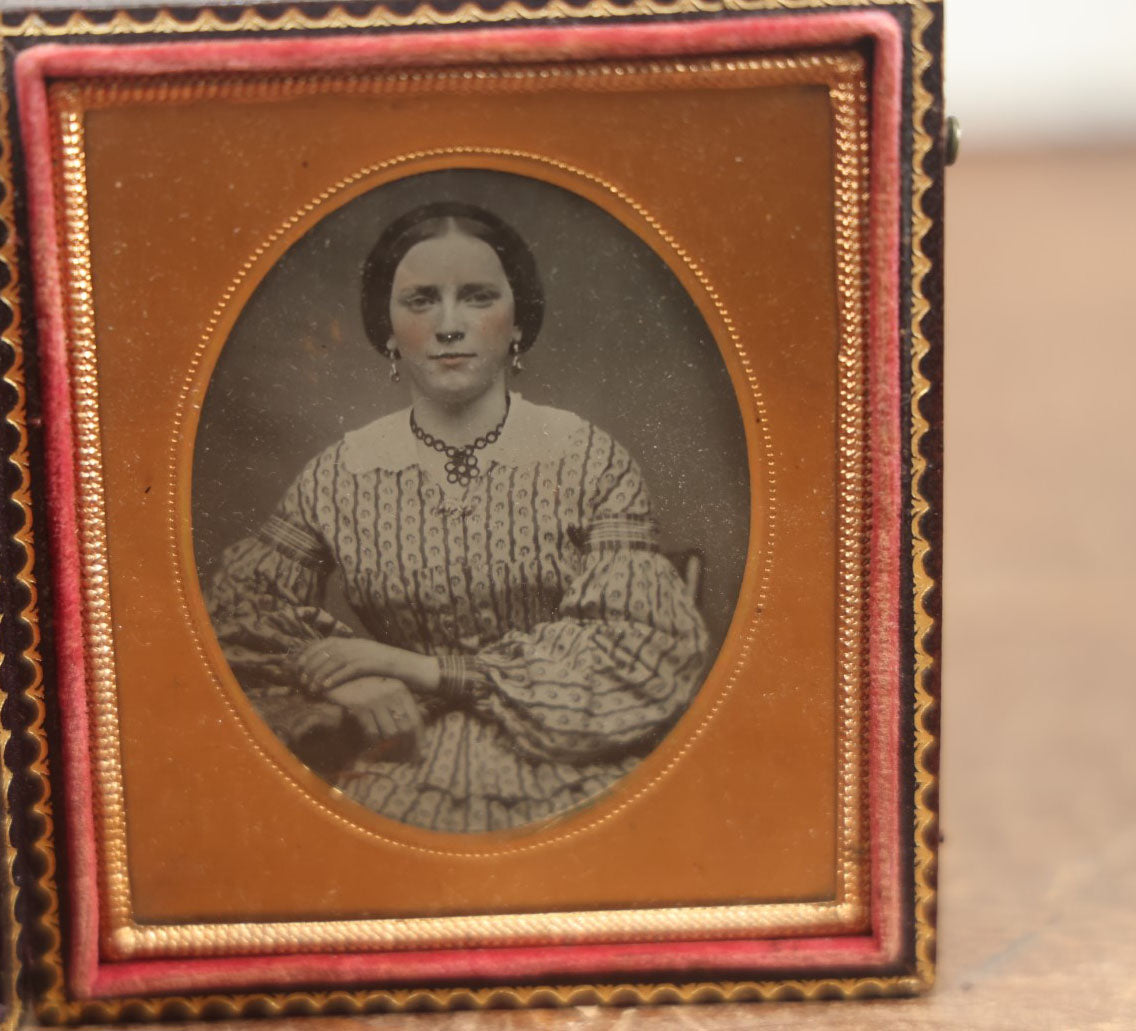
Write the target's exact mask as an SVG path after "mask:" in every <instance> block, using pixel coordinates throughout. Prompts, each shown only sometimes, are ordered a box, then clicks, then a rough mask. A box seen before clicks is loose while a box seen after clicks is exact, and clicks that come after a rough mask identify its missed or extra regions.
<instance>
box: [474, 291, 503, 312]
mask: <svg viewBox="0 0 1136 1031" xmlns="http://www.w3.org/2000/svg"><path fill="white" fill-rule="evenodd" d="M500 296H501V295H500V294H499V293H498V292H497V291H496V290H473V291H471V292H470V293H468V294H466V300H467V301H468V302H469V303H470V304H472V305H474V306H475V307H478V308H488V307H489V305H491V304H493V302H494V301H496V300H497V298H498V297H500Z"/></svg>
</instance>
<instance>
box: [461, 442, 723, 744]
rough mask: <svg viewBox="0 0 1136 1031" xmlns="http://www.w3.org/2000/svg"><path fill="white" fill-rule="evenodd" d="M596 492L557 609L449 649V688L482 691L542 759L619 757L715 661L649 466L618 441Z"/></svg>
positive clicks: (476, 694)
mask: <svg viewBox="0 0 1136 1031" xmlns="http://www.w3.org/2000/svg"><path fill="white" fill-rule="evenodd" d="M606 440H607V444H608V447H609V448H610V452H609V454H608V459H607V461H606V462H604V463H600V464H599V465H597V469H600V470H602V471H600V472H598V473H597V474H596V475H595V476H594V477H593V478H592V481H591V482H590V483H586V484H585V488H586V491H587V495H586V504H585V513H586V521H585V526H584V530H585V531H586V535H585V539H584V550H585V558H584V562H583V565H582V568H581V569H580V571H579V573H578V575H576V576H575V577H574V579H573V580H572V582H571V583H570V584H569V585H568V587H567V589H566V591H565V593H564V595H563V598H562V600H561V603H560V607H559V611H558V613H557V618H556V619H555V620H552V621H550V622H547V623H542V624H539V625H538V626H536V627H534V628H533V629H532V630H531V631H529V632H520V631H513V632H510V633H508V634H506V635H505V636H504V637H503V638H502V639H501V640H500V641H499V642H497V643H496V644H494V645H493V646H491V647H489V648H487V649H485V650H483V651H481V652H479V653H477V654H476V655H472V656H444V657H442V658H441V660H440V661H441V667H442V687H443V690H446V691H448V692H452V695H453V696H454V697H455V698H464V699H472V700H473V701H472V704H473V705H474V706H475V708H476V709H477V710H478V711H479V712H480V713H481V714H482V715H483V716H485V717H487V718H489V719H491V720H493V721H496V722H497V723H498V724H499V725H500V726H501V727H502V728H503V729H504V730H505V731H506V733H507V734H508V736H509V737H510V739H511V740H512V741H513V742H514V744H515V747H516V748H517V749H518V750H519V751H521V752H523V753H525V754H527V755H529V756H530V757H532V758H534V759H539V760H552V761H559V762H577V763H578V762H590V761H604V760H608V759H616V758H619V757H621V756H623V755H627V754H630V753H632V752H633V751H634V750H636V749H641V748H643V747H644V746H648V747H649V746H651V745H653V744H654V743H655V741H657V739H658V737H659V735H660V734H661V733H662V732H665V730H666V729H667V728H668V727H669V725H670V724H671V723H672V722H673V721H674V720H675V719H676V718H677V717H678V716H679V715H680V714H681V713H682V712H683V711H684V710H685V708H686V706H687V705H688V704H689V702H690V699H691V698H692V697H693V695H694V693H695V691H696V690H697V689H698V686H699V683H700V681H701V677H702V672H703V668H704V666H705V660H706V648H707V635H706V628H705V626H704V624H703V621H702V618H701V616H700V615H699V613H698V610H697V609H696V607H695V605H694V601H693V599H692V598H691V597H690V595H689V593H688V592H687V590H686V587H685V584H684V583H683V582H682V580H681V579H680V577H679V575H678V572H677V570H676V569H675V568H674V566H673V565H672V564H671V562H670V561H669V560H668V559H667V558H666V557H665V556H664V555H662V554H660V552H659V550H658V544H657V540H656V530H655V524H654V521H653V520H652V517H651V506H650V501H649V499H648V494H647V489H646V486H645V484H644V482H643V477H642V474H641V472H640V470H639V467H638V466H637V465H636V463H635V462H634V461H633V460H632V459H631V457H630V456H629V455H628V454H627V452H626V451H625V450H624V449H623V448H622V447H621V446H620V445H618V444H616V443H614V442H612V441H611V440H610V438H606Z"/></svg>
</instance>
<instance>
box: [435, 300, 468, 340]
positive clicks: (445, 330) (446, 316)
mask: <svg viewBox="0 0 1136 1031" xmlns="http://www.w3.org/2000/svg"><path fill="white" fill-rule="evenodd" d="M440 315H441V317H440V319H439V320H438V322H437V323H436V325H437V330H436V332H435V333H434V336H435V338H436V339H437V341H438V343H439V344H453V343H456V342H457V341H459V340H461V339H462V337H464V336H465V330H464V329H463V327H462V321H461V312H460V311H459V306H458V305H457V304H456V303H455V301H454V300H453V299H451V298H448V297H446V298H443V300H442V310H441V312H440Z"/></svg>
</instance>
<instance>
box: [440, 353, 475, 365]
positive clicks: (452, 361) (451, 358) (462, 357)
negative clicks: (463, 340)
mask: <svg viewBox="0 0 1136 1031" xmlns="http://www.w3.org/2000/svg"><path fill="white" fill-rule="evenodd" d="M473 357H475V356H474V355H472V354H467V353H461V354H432V355H430V360H431V361H434V362H441V363H442V364H443V365H460V364H461V363H462V362H464V361H466V360H467V359H469V358H473Z"/></svg>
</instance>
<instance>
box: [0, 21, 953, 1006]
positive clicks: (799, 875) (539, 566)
mask: <svg viewBox="0 0 1136 1031" xmlns="http://www.w3.org/2000/svg"><path fill="white" fill-rule="evenodd" d="M939 17H940V11H939V8H938V5H937V4H935V3H923V2H922V0H911V2H910V3H908V2H898V3H880V4H878V5H863V4H850V5H848V6H847V7H845V6H844V5H841V4H838V3H837V4H831V3H823V4H822V3H819V2H818V3H817V4H816V5H815V6H814V5H811V4H803V5H793V7H792V8H791V9H789V8H786V7H783V6H782V5H780V4H777V3H759V2H754V3H753V4H751V5H747V6H746V8H745V10H738V11H732V12H730V13H726V12H716V13H708V12H704V11H701V10H695V9H694V7H693V6H692V7H691V8H690V9H689V10H687V9H686V8H679V7H676V8H675V9H673V10H672V9H670V8H669V7H668V8H666V9H665V10H664V9H660V10H658V11H653V10H652V11H650V12H645V11H638V10H637V11H636V12H634V13H632V12H630V11H628V12H623V13H619V12H614V11H612V12H609V11H606V10H600V9H599V8H593V7H590V6H586V5H584V6H580V7H579V8H575V7H573V8H571V9H570V10H569V9H567V8H566V9H564V10H561V9H560V8H559V7H554V6H549V7H540V8H536V9H529V8H521V7H519V6H518V7H516V8H513V7H507V8H502V9H501V10H500V11H497V12H494V13H490V12H487V11H482V10H480V9H479V8H475V7H463V8H460V9H459V11H458V12H456V13H454V12H451V13H449V14H445V13H439V12H437V11H435V10H433V9H432V8H428V7H420V8H414V9H413V11H412V12H411V13H407V14H400V15H395V14H393V13H392V12H389V11H387V10H386V9H385V8H378V7H376V8H374V9H370V10H369V13H363V12H361V11H359V10H357V9H355V8H351V9H350V10H348V9H344V8H339V7H328V8H327V9H326V10H321V11H311V10H308V9H307V8H303V9H298V8H297V9H292V8H287V9H286V8H279V9H276V8H273V9H271V10H268V9H265V10H262V9H259V8H253V7H248V8H236V9H232V10H229V11H226V12H224V13H222V12H220V11H211V10H209V9H206V8H202V9H191V10H189V11H184V12H180V13H178V14H177V15H172V14H167V13H150V14H147V15H143V14H140V13H130V12H126V11H117V12H104V13H100V14H95V13H84V12H82V11H72V12H58V13H55V14H52V15H50V16H49V15H46V14H35V13H29V14H24V15H18V16H17V15H10V14H6V15H4V16H3V20H2V24H0V31H2V32H3V33H4V40H5V47H6V49H5V51H4V53H5V60H6V62H7V70H8V74H9V89H8V91H7V92H6V93H5V94H4V95H3V102H4V112H5V114H6V117H7V122H6V126H7V128H6V133H7V135H6V136H5V146H4V158H3V163H2V164H0V178H2V179H3V186H4V201H3V205H2V206H0V219H2V220H3V222H4V224H5V228H6V231H7V235H6V237H5V240H4V243H3V249H2V250H0V259H2V260H3V262H4V264H5V267H6V268H7V269H8V276H9V279H8V285H7V286H6V287H5V288H4V301H5V304H6V307H7V310H8V312H10V313H11V315H10V317H9V321H8V325H7V329H6V330H5V331H4V333H3V341H4V346H5V347H6V349H7V354H8V361H9V366H8V372H7V375H6V381H7V384H8V388H9V391H8V393H9V403H10V405H11V409H10V412H9V415H8V420H9V427H10V430H11V433H10V440H11V442H12V445H11V450H10V453H9V460H10V464H11V469H12V470H13V475H14V476H15V479H14V480H13V483H14V484H15V485H14V486H13V487H12V488H11V491H10V504H9V512H10V513H11V518H10V519H9V527H10V529H9V530H7V531H6V533H8V534H9V535H10V536H9V537H8V538H7V539H6V547H7V549H8V554H9V556H10V558H9V563H10V564H11V565H12V574H11V576H10V578H9V591H8V594H7V596H6V601H5V604H6V605H7V608H6V610H5V618H6V621H7V620H11V623H10V625H12V626H19V627H22V628H24V629H25V631H26V632H25V633H24V635H23V636H22V637H17V636H10V637H9V638H8V644H7V645H6V648H7V651H6V656H7V657H10V658H11V659H12V660H13V661H11V662H9V661H6V662H5V664H4V666H5V679H4V689H5V692H6V696H7V702H6V703H5V709H4V729H3V733H4V742H5V753H4V755H5V759H4V762H3V763H2V764H0V766H2V767H3V771H4V782H3V787H4V792H5V799H6V802H7V805H8V814H9V815H8V816H6V820H7V821H8V822H7V827H8V829H9V831H10V834H9V835H8V838H9V840H10V843H11V844H10V846H7V845H6V846H5V847H10V849H11V851H10V854H9V855H8V858H9V860H10V862H9V869H10V870H11V871H13V874H12V878H11V879H10V880H9V881H8V882H6V886H5V894H4V899H5V906H6V907H8V912H9V913H10V914H11V915H12V917H13V921H12V926H13V927H14V929H15V930H14V935H15V936H14V937H13V938H12V939H11V941H10V942H9V943H8V945H7V946H6V948H7V949H8V952H7V953H6V956H5V960H4V975H5V979H6V980H5V981H4V991H5V992H6V994H5V996H4V998H5V1001H6V1002H7V1004H8V1005H9V1006H10V1007H13V1008H12V1010H11V1012H13V1013H15V1012H23V1013H27V1014H30V1015H31V1016H32V1017H33V1018H34V1019H36V1020H38V1021H40V1022H44V1023H78V1022H83V1021H103V1022H106V1021H116V1020H120V1019H126V1018H128V1017H129V1018H134V1017H145V1018H150V1019H160V1018H178V1019H180V1018H185V1017H197V1016H215V1015H221V1014H224V1015H230V1016H238V1015H254V1014H269V1013H280V1012H287V1013H291V1012H297V1013H298V1012H367V1011H375V1010H401V1009H410V1008H421V1007H423V1006H428V1007H430V1008H450V1007H468V1006H471V1005H473V1006H494V1005H518V1004H521V1005H553V1004H559V1005H563V1004H574V1003H582V1002H623V1003H626V1002H634V1001H639V1002H651V1001H695V1000H697V1001H710V1000H715V999H716V1000H728V999H733V1000H741V999H760V998H787V997H815V996H830V995H849V996H851V995H864V994H881V993H885V994H903V993H910V992H913V991H918V990H921V989H923V988H925V987H927V986H929V985H930V983H931V981H932V979H933V964H934V924H933V907H934V884H935V855H934V848H935V841H934V837H935V833H936V832H935V794H934V792H935V786H936V776H937V774H936V767H935V755H936V754H937V753H936V737H935V735H936V732H937V731H936V726H937V724H936V720H935V711H936V705H937V701H936V699H937V690H938V689H937V653H936V652H935V650H934V649H935V648H936V647H937V644H936V642H937V627H938V622H937V620H938V610H937V605H938V600H937V585H936V582H935V579H934V575H935V574H934V570H935V569H937V568H938V566H937V558H936V556H937V549H938V541H937V538H936V536H935V534H936V532H937V530H936V529H935V527H937V525H938V521H937V516H936V513H937V511H938V494H937V491H938V458H937V456H938V454H939V451H940V448H941V427H940V426H939V424H938V421H937V415H936V412H937V407H936V406H937V397H938V390H939V384H938V369H939V368H940V357H939V350H938V349H939V348H940V347H941V340H940V337H939V332H940V331H939V321H938V319H939V313H938V309H937V307H936V306H935V305H937V303H938V298H939V296H940V289H939V285H938V284H939V283H940V282H941V268H940V266H939V258H938V253H937V250H936V249H935V248H936V246H937V244H936V243H935V240H937V236H936V235H935V234H934V232H933V230H934V225H935V223H934V220H933V217H932V215H933V213H934V211H935V210H936V209H935V204H936V203H937V200H936V198H937V197H938V196H939V193H938V191H939V190H940V188H941V162H942V152H941V144H940V141H939V136H938V125H939V122H938V119H939V112H940V109H939V106H938V100H937V96H938V86H937V82H938V80H937V75H938V71H937V69H938V64H937V62H938V42H937V41H938V32H939ZM565 19H568V20H567V21H566V20H565ZM33 299H34V300H33ZM16 660H19V661H18V663H17V662H16Z"/></svg>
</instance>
